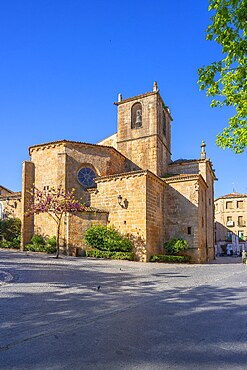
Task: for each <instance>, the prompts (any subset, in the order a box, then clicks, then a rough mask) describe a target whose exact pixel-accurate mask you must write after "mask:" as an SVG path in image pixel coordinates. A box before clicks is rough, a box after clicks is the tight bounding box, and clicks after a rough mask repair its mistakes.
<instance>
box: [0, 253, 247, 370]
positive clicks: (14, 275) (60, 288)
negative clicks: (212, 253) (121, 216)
mask: <svg viewBox="0 0 247 370" xmlns="http://www.w3.org/2000/svg"><path fill="white" fill-rule="evenodd" d="M246 287H247V268H246V266H244V265H243V264H242V263H241V259H240V258H235V257H221V258H219V259H217V260H216V261H213V262H212V263H210V264H205V265H171V264H151V263H147V264H144V263H136V262H124V261H106V260H94V259H86V258H72V257H64V258H60V259H58V260H57V259H55V258H53V257H51V256H47V255H43V254H41V255H38V254H31V253H29V254H21V253H18V252H12V251H3V250H0V298H1V299H0V328H1V336H0V369H23V370H24V369H92V370H94V369H116V370H117V369H131V370H132V369H138V370H139V369H144V370H145V369H148V370H149V369H176V370H177V369H217V370H218V369H234V370H235V369H237V370H238V369H246V368H247V365H246V363H247V315H246V308H247V294H246Z"/></svg>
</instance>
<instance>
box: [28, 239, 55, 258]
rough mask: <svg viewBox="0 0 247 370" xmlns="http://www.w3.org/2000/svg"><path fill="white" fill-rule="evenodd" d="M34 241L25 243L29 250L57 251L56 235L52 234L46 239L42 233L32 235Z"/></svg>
mask: <svg viewBox="0 0 247 370" xmlns="http://www.w3.org/2000/svg"><path fill="white" fill-rule="evenodd" d="M31 240H32V243H31V244H26V245H25V248H24V249H25V250H26V251H29V252H45V253H49V254H51V253H55V252H56V237H55V236H52V237H50V238H49V239H47V240H46V241H45V238H44V237H43V236H42V235H39V234H38V235H34V236H33V237H32V239H31Z"/></svg>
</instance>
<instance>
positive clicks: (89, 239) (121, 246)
mask: <svg viewBox="0 0 247 370" xmlns="http://www.w3.org/2000/svg"><path fill="white" fill-rule="evenodd" d="M85 243H86V245H88V246H90V247H93V248H97V249H99V250H101V251H111V252H131V251H132V244H131V241H130V240H129V239H128V238H126V237H124V236H123V235H121V234H120V233H119V232H118V231H117V230H115V229H114V228H112V227H106V226H101V225H99V226H92V227H91V228H89V229H87V230H86V232H85Z"/></svg>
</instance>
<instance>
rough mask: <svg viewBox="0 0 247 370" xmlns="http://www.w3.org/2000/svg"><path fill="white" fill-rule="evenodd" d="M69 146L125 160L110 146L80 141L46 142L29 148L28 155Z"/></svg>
mask: <svg viewBox="0 0 247 370" xmlns="http://www.w3.org/2000/svg"><path fill="white" fill-rule="evenodd" d="M70 144H72V145H78V146H81V147H82V146H84V147H94V148H102V149H106V150H109V151H112V152H114V153H116V154H117V155H119V156H121V157H123V158H124V159H126V157H125V156H124V155H123V154H122V153H120V152H119V151H118V150H117V149H115V148H113V147H112V146H108V145H100V144H91V143H84V142H82V141H71V140H57V141H51V142H48V143H43V144H37V145H33V146H30V147H29V148H28V149H29V155H31V153H32V152H33V151H34V150H40V149H43V150H44V149H48V148H55V147H56V146H66V145H70Z"/></svg>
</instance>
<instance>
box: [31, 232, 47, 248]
mask: <svg viewBox="0 0 247 370" xmlns="http://www.w3.org/2000/svg"><path fill="white" fill-rule="evenodd" d="M31 241H32V244H33V245H34V246H35V247H37V248H39V247H42V246H44V245H45V238H44V237H43V236H42V235H40V234H36V235H34V236H33V237H32V239H31Z"/></svg>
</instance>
